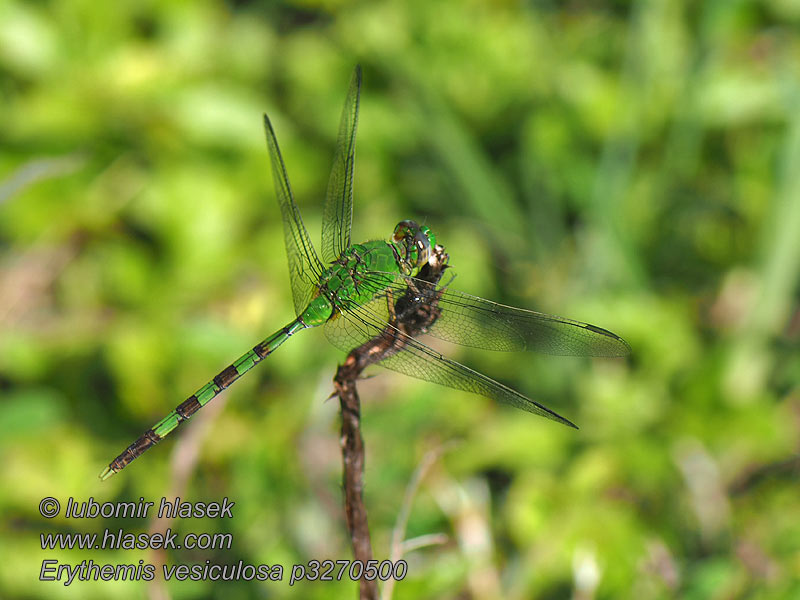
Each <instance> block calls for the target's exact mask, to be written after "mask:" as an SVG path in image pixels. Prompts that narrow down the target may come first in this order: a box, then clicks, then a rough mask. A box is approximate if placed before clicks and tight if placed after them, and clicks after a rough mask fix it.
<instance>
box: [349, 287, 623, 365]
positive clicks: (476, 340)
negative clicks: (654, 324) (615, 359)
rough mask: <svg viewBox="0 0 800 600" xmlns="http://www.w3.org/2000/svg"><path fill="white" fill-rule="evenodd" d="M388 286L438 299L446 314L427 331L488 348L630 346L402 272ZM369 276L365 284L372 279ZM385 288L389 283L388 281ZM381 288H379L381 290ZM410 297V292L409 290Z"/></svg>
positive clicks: (609, 352)
mask: <svg viewBox="0 0 800 600" xmlns="http://www.w3.org/2000/svg"><path fill="white" fill-rule="evenodd" d="M381 275H384V276H391V277H392V278H393V279H394V283H392V284H390V285H389V286H388V289H389V290H391V291H392V293H393V294H394V295H395V297H396V298H399V297H401V296H403V294H405V293H406V290H409V289H411V290H413V291H414V293H413V294H412V295H411V297H410V298H409V301H410V302H416V303H430V302H436V303H437V304H438V307H439V309H440V310H441V315H440V316H439V318H438V319H437V320H436V322H435V323H434V324H433V325H432V326H431V327H430V328H429V329H428V330H427V333H429V334H430V335H432V336H434V337H437V338H439V339H442V340H446V341H448V342H453V343H455V344H460V345H462V346H470V347H473V348H482V349H486V350H502V351H511V350H525V349H527V350H534V351H536V352H542V353H545V354H555V355H572V356H626V355H628V354H629V353H630V346H628V344H627V342H625V340H623V339H622V338H621V337H619V336H618V335H616V334H615V333H612V332H611V331H608V330H606V329H603V328H601V327H597V326H596V325H590V324H588V323H582V322H580V321H573V320H572V319H566V318H564V317H557V316H555V315H548V314H545V313H540V312H535V311H532V310H525V309H522V308H514V307H513V306H506V305H504V304H498V303H496V302H491V301H490V300H485V299H483V298H479V297H477V296H471V295H469V294H465V293H463V292H458V291H456V290H452V289H450V288H436V287H434V286H432V285H431V284H430V283H428V282H426V281H423V280H420V279H416V278H414V277H407V276H404V275H398V274H389V273H381ZM369 281H370V280H369V279H367V283H366V284H365V285H369V283H368V282H369ZM381 287H382V288H386V285H385V284H384V283H382V284H381ZM377 291H378V290H377V289H376V292H377ZM407 297H408V296H407Z"/></svg>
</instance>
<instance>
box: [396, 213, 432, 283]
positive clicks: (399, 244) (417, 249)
mask: <svg viewBox="0 0 800 600" xmlns="http://www.w3.org/2000/svg"><path fill="white" fill-rule="evenodd" d="M392 242H393V243H394V245H395V248H397V249H398V250H399V252H400V256H401V258H402V260H403V268H404V270H406V271H408V273H411V272H412V271H414V270H415V269H419V268H421V267H422V266H423V265H424V264H425V263H426V262H428V259H429V258H430V257H431V249H432V248H433V247H434V246H436V236H434V235H433V232H432V231H431V230H430V229H429V228H428V227H427V226H425V225H417V224H416V223H415V222H414V221H400V222H399V223H398V224H397V227H395V228H394V233H393V234H392Z"/></svg>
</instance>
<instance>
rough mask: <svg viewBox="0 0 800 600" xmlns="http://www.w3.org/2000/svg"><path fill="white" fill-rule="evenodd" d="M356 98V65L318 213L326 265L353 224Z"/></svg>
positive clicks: (347, 238)
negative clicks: (329, 174)
mask: <svg viewBox="0 0 800 600" xmlns="http://www.w3.org/2000/svg"><path fill="white" fill-rule="evenodd" d="M360 95H361V67H360V66H356V68H355V70H354V71H353V77H352V79H351V80H350V89H349V90H348V92H347V99H346V100H345V102H344V109H343V110H342V118H341V121H340V123H339V136H338V138H337V141H336V153H335V155H334V158H333V168H332V169H331V176H330V179H329V180H328V193H327V195H326V197H325V209H324V211H323V213H322V214H323V219H322V259H323V260H324V261H325V263H326V264H327V263H330V262H332V261H334V260H335V259H336V258H338V257H339V255H340V254H341V253H342V251H344V250H345V249H346V248H348V247H349V246H350V227H351V225H352V223H353V161H354V159H355V151H356V128H357V126H358V105H359V98H360Z"/></svg>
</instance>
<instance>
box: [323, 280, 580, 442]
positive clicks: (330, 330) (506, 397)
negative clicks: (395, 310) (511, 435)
mask: <svg viewBox="0 0 800 600" xmlns="http://www.w3.org/2000/svg"><path fill="white" fill-rule="evenodd" d="M393 299H395V298H394V295H390V296H388V297H387V296H383V297H377V298H375V299H373V300H372V301H370V302H368V303H367V304H364V305H362V306H354V307H353V308H352V309H351V310H348V311H345V312H343V313H341V314H340V315H339V316H337V317H336V318H334V319H332V320H330V321H328V323H327V324H326V325H325V335H326V336H327V337H328V339H329V340H330V341H331V343H333V344H334V345H335V346H337V347H338V348H341V349H342V350H344V351H345V352H349V351H350V350H353V349H354V348H357V347H358V346H360V345H361V344H363V343H365V342H367V341H369V340H372V339H379V340H381V342H382V344H383V347H384V348H387V347H391V348H392V349H393V352H389V353H388V355H387V356H386V357H385V358H384V359H383V360H381V361H380V362H379V363H377V364H379V365H381V366H383V367H386V368H388V369H392V370H393V371H397V372H399V373H403V374H405V375H409V376H411V377H416V378H417V379H422V380H425V381H430V382H432V383H437V384H439V385H444V386H447V387H451V388H454V389H457V390H463V391H465V392H471V393H473V394H479V395H481V396H485V397H487V398H490V399H492V400H494V401H496V402H498V403H500V404H506V405H508V406H513V407H514V408H519V409H522V410H525V411H527V412H530V413H533V414H536V415H540V416H542V417H545V418H547V419H551V420H553V421H558V422H559V423H563V424H564V425H568V426H570V427H575V428H576V429H577V427H576V426H575V425H574V424H573V423H572V422H571V421H569V420H567V419H565V418H564V417H562V416H561V415H559V414H557V413H555V412H553V411H552V410H550V409H549V408H547V407H545V406H543V405H541V404H539V403H538V402H535V401H534V400H531V399H530V398H527V397H525V396H523V395H522V394H520V393H519V392H516V391H514V390H513V389H511V388H509V387H507V386H505V385H503V384H501V383H498V382H497V381H495V380H493V379H490V378H489V377H486V376H485V375H482V374H481V373H478V372H477V371H474V370H472V369H470V368H469V367H466V366H464V365H462V364H460V363H457V362H455V361H453V360H450V359H449V358H446V357H444V356H443V355H442V354H440V353H439V352H436V351H435V350H433V349H432V348H430V347H428V346H427V345H425V344H424V343H423V342H421V341H420V340H418V339H416V338H414V337H410V336H408V335H406V334H405V333H403V332H402V331H400V330H399V329H398V328H397V327H394V326H393V325H390V324H389V323H388V317H389V309H388V307H389V303H390V302H391V301H392V300H393Z"/></svg>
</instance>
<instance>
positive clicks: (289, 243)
mask: <svg viewBox="0 0 800 600" xmlns="http://www.w3.org/2000/svg"><path fill="white" fill-rule="evenodd" d="M264 130H265V131H266V134H267V146H268V148H269V156H270V161H271V163H272V179H273V180H274V182H275V195H276V196H277V197H278V204H279V205H280V207H281V218H282V220H283V236H284V242H285V244H286V256H287V258H288V259H289V277H290V280H291V285H292V300H293V301H294V310H295V313H296V314H298V315H299V314H300V313H301V312H302V311H303V309H304V308H305V307H306V305H307V304H308V299H309V298H310V297H311V295H312V293H313V290H314V286H315V285H316V284H317V283H318V282H319V278H320V275H321V274H322V270H323V267H322V263H321V262H320V260H319V257H318V256H317V252H316V250H314V246H313V245H312V244H311V239H310V238H309V237H308V232H307V231H306V227H305V225H303V219H302V217H301V216H300V209H298V208H297V204H296V203H295V201H294V196H293V195H292V188H291V186H290V185H289V176H288V175H287V174H286V165H284V164H283V157H282V156H281V151H280V148H279V147H278V140H277V139H276V138H275V132H274V131H273V129H272V123H270V121H269V117H268V116H267V115H264Z"/></svg>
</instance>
